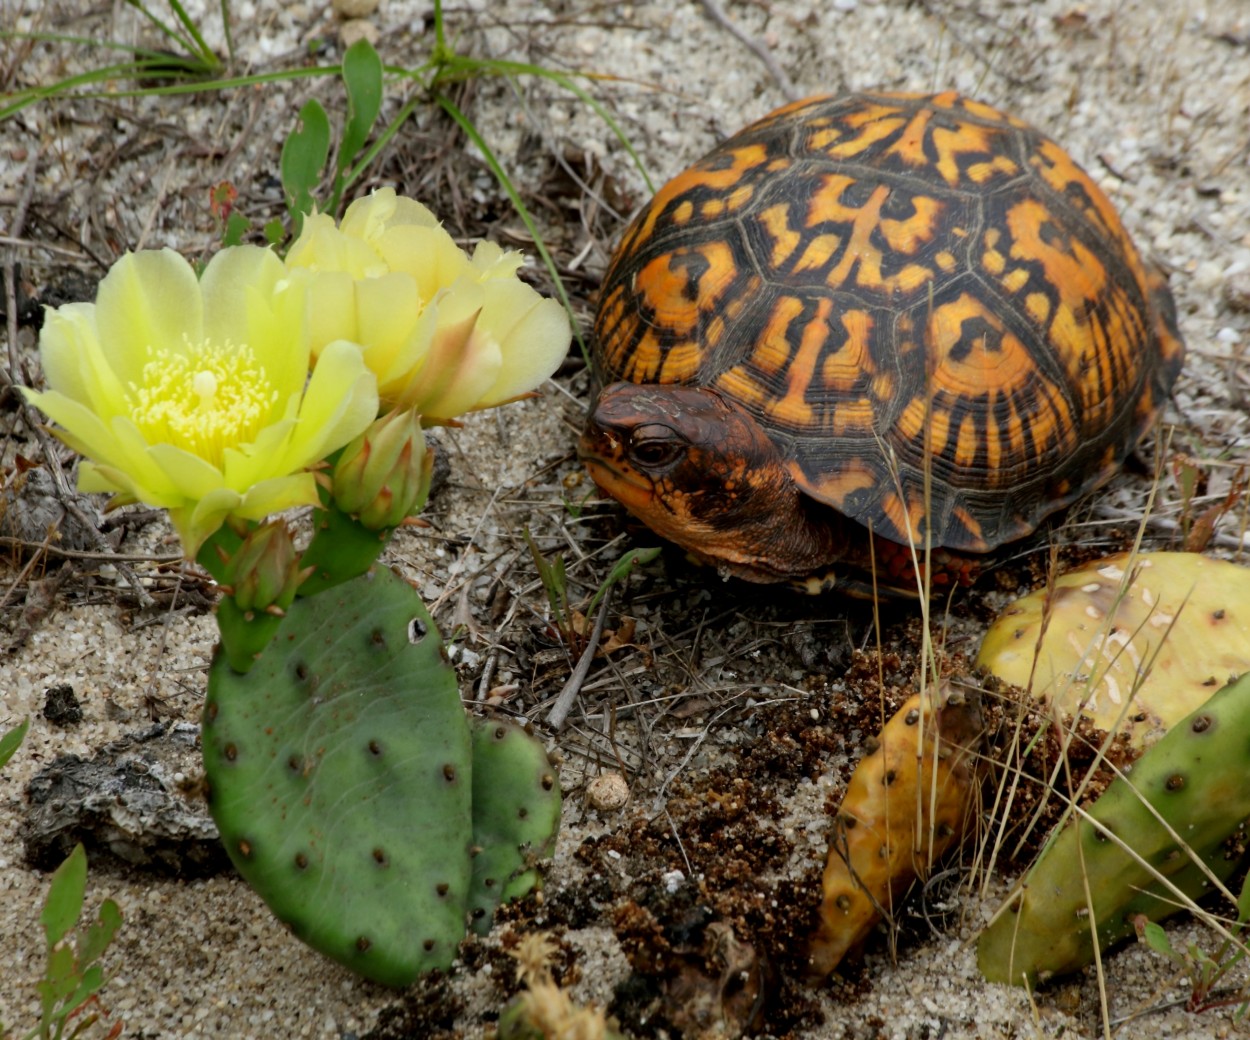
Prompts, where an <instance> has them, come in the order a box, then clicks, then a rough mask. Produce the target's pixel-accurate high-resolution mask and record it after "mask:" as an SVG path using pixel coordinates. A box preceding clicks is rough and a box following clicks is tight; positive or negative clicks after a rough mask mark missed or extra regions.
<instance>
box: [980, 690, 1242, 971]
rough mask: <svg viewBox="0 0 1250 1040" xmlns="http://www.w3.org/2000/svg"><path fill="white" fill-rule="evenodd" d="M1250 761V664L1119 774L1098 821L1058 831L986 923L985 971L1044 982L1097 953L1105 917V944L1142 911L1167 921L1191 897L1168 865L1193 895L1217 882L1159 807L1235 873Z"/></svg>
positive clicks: (1215, 870)
mask: <svg viewBox="0 0 1250 1040" xmlns="http://www.w3.org/2000/svg"><path fill="white" fill-rule="evenodd" d="M1248 761H1250V674H1247V675H1245V676H1242V678H1240V679H1238V680H1237V681H1236V682H1233V683H1230V684H1229V685H1227V686H1225V687H1224V688H1223V689H1221V690H1220V691H1219V692H1218V693H1216V694H1215V696H1213V697H1211V698H1210V699H1209V700H1208V701H1207V702H1206V703H1205V704H1204V705H1203V706H1202V707H1200V708H1199V709H1198V710H1196V711H1195V712H1193V713H1192V714H1191V715H1189V716H1188V717H1187V718H1185V719H1183V720H1182V721H1181V722H1179V723H1178V724H1177V725H1176V726H1174V727H1173V728H1172V729H1171V730H1170V731H1169V732H1168V733H1167V735H1166V736H1164V737H1163V739H1162V740H1160V741H1159V742H1158V743H1157V744H1155V745H1154V747H1152V748H1151V749H1150V750H1149V751H1147V752H1146V753H1145V754H1144V755H1143V756H1142V757H1141V758H1140V759H1138V760H1137V761H1136V762H1135V763H1134V764H1133V768H1132V771H1131V772H1130V773H1129V774H1128V775H1127V776H1123V777H1118V778H1117V779H1116V780H1115V781H1113V782H1112V784H1111V785H1110V786H1109V787H1108V788H1107V790H1106V792H1105V793H1104V794H1103V795H1102V797H1101V798H1099V799H1098V801H1097V802H1095V803H1094V805H1093V806H1092V807H1091V808H1090V809H1089V811H1088V812H1089V816H1090V817H1091V819H1092V821H1094V822H1091V820H1089V819H1081V820H1079V821H1074V822H1070V823H1069V824H1068V825H1067V826H1066V827H1064V828H1063V829H1062V830H1061V831H1059V832H1058V833H1057V834H1056V835H1054V836H1052V837H1051V839H1050V841H1049V843H1048V844H1047V845H1046V847H1045V848H1044V849H1043V850H1042V854H1041V855H1040V856H1039V857H1038V860H1037V862H1036V863H1035V864H1034V865H1033V867H1032V869H1031V870H1030V871H1029V873H1028V874H1027V876H1026V877H1025V878H1024V881H1023V882H1022V883H1021V884H1020V886H1019V887H1018V889H1017V891H1016V892H1015V893H1013V895H1012V897H1011V898H1010V899H1009V901H1008V903H1007V904H1006V906H1005V907H1004V909H1003V910H1002V911H1000V913H999V915H998V916H997V917H996V918H995V920H994V921H992V922H991V923H990V925H989V927H987V928H986V929H985V931H984V932H982V934H981V938H980V941H979V942H978V945H977V959H978V963H979V964H980V967H981V973H982V974H983V975H984V976H985V977H986V978H987V979H989V980H990V981H991V982H1007V983H1014V984H1016V985H1019V984H1021V983H1024V982H1026V981H1027V983H1028V984H1029V985H1030V986H1032V985H1033V984H1035V983H1036V982H1038V981H1045V980H1046V979H1047V978H1049V977H1050V976H1052V975H1060V974H1063V973H1064V972H1069V971H1075V970H1076V969H1078V968H1081V967H1083V966H1085V965H1086V964H1089V963H1091V962H1092V961H1093V959H1094V948H1093V937H1092V934H1091V933H1092V931H1093V929H1094V928H1096V929H1097V934H1098V944H1099V947H1100V949H1103V950H1105V949H1106V948H1107V947H1108V946H1109V945H1111V944H1112V943H1114V942H1116V941H1117V940H1118V939H1121V938H1124V937H1125V936H1127V935H1129V934H1130V933H1131V932H1132V931H1133V920H1132V919H1133V917H1134V915H1136V914H1145V915H1146V916H1147V917H1148V918H1150V919H1151V920H1152V921H1158V920H1160V919H1161V918H1164V917H1167V916H1168V915H1170V914H1173V913H1176V912H1177V911H1178V910H1181V909H1183V906H1181V905H1179V904H1180V900H1178V899H1177V897H1176V896H1175V895H1174V894H1173V892H1172V891H1171V889H1170V888H1168V887H1167V886H1165V885H1164V884H1163V883H1162V882H1161V881H1160V880H1159V877H1158V875H1163V876H1165V877H1167V879H1168V880H1169V881H1170V882H1171V883H1172V884H1173V885H1175V886H1176V887H1177V888H1178V889H1180V890H1181V891H1182V892H1184V893H1185V894H1186V895H1187V896H1189V897H1190V898H1191V899H1197V898H1199V897H1200V896H1202V895H1203V894H1204V893H1205V892H1207V891H1209V890H1210V881H1209V880H1208V878H1207V877H1206V875H1205V873H1204V872H1203V871H1202V870H1201V868H1199V867H1198V865H1197V864H1195V863H1194V861H1193V859H1192V857H1191V856H1190V854H1189V853H1188V852H1187V851H1186V850H1185V849H1182V848H1181V847H1179V846H1178V844H1177V842H1176V841H1175V840H1174V839H1173V838H1172V836H1171V834H1169V833H1168V830H1167V828H1165V827H1164V826H1163V825H1162V824H1161V823H1160V822H1159V819H1158V818H1156V816H1155V813H1156V812H1157V813H1158V815H1159V817H1161V818H1162V819H1163V820H1165V821H1167V823H1168V825H1169V826H1170V827H1171V828H1172V830H1173V831H1174V832H1175V833H1176V834H1178V835H1180V836H1181V837H1182V838H1183V839H1184V841H1185V843H1186V845H1187V846H1188V847H1189V849H1191V850H1192V851H1193V852H1194V853H1195V854H1197V855H1198V856H1199V857H1201V859H1202V860H1203V862H1204V863H1206V865H1207V867H1208V868H1209V869H1210V870H1211V872H1212V874H1214V875H1215V876H1216V877H1218V878H1219V879H1220V880H1221V881H1226V880H1227V879H1228V878H1229V877H1230V876H1231V875H1232V874H1233V873H1234V872H1235V871H1236V869H1237V868H1238V866H1239V863H1240V861H1242V860H1243V858H1244V849H1245V835H1244V827H1245V824H1246V822H1247V820H1248V819H1250V784H1247V783H1246V766H1247V762H1248ZM1108 834H1113V835H1115V837H1117V838H1119V839H1120V840H1121V841H1123V842H1124V843H1125V844H1127V845H1128V846H1129V847H1130V848H1132V849H1133V850H1134V851H1135V852H1136V854H1137V857H1140V858H1141V860H1143V861H1144V862H1145V863H1146V864H1148V866H1143V865H1142V863H1140V862H1138V859H1137V858H1136V857H1135V856H1133V855H1130V854H1129V853H1128V852H1126V851H1125V850H1124V849H1123V848H1122V847H1121V846H1120V844H1118V843H1117V842H1116V841H1115V840H1113V839H1112V838H1111V837H1109V836H1108ZM1230 839H1231V840H1230ZM1086 884H1088V887H1089V899H1088V900H1087V898H1086ZM1091 922H1092V924H1091Z"/></svg>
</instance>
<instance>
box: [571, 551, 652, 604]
mask: <svg viewBox="0 0 1250 1040" xmlns="http://www.w3.org/2000/svg"><path fill="white" fill-rule="evenodd" d="M662 551H663V550H661V549H660V547H659V546H656V547H654V548H651V549H630V550H629V552H627V553H625V555H624V556H622V557H621V558H620V559H619V560H617V561H616V564H615V565H614V566H613V567H612V570H611V571H609V572H608V576H607V577H606V578H604V579H603V584H602V585H600V586H599V591H598V592H596V593H595V595H594V598H593V599H592V600H591V601H590V606H588V607H587V608H586V616H587V617H594V613H595V607H597V606H598V605H599V601H600V600H601V599H603V597H604V596H605V595H607V592H608V589H610V588H611V587H612V586H613V585H615V584H616V583H617V582H618V581H620V580H621V579H622V578H627V577H629V575H630V573H631V572H632V571H633V569H634V568H635V567H636V566H638V565H639V564H644V563H650V562H651V561H652V560H654V559H655V558H656V557H657V556H659V555H660V553H661V552H662Z"/></svg>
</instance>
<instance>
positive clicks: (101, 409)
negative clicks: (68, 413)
mask: <svg viewBox="0 0 1250 1040" xmlns="http://www.w3.org/2000/svg"><path fill="white" fill-rule="evenodd" d="M39 357H40V360H41V361H42V362H43V372H44V378H45V379H46V380H47V383H48V386H49V387H50V388H51V389H52V390H55V391H58V392H59V393H62V394H64V395H65V396H66V397H71V398H73V399H74V400H75V401H79V402H81V403H82V404H85V405H87V406H88V407H90V408H91V410H92V411H94V412H97V413H99V414H104V415H112V414H116V413H117V412H120V411H123V410H124V409H125V388H124V387H123V386H122V384H121V381H120V380H119V379H118V378H117V375H116V373H115V372H114V371H113V369H112V368H111V367H110V365H109V364H108V361H107V359H106V358H105V357H104V354H103V351H101V349H100V340H99V337H98V336H97V335H96V327H95V305H94V304H90V303H69V304H66V305H65V306H63V307H58V308H56V309H55V310H52V309H49V310H48V311H47V312H46V313H45V317H44V324H43V330H42V331H41V332H40V334H39Z"/></svg>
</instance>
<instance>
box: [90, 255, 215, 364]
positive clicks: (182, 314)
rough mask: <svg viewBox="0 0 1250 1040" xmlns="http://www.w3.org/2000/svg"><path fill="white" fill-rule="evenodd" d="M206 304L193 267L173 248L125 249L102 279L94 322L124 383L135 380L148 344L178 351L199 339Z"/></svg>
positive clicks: (103, 346)
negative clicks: (129, 250) (129, 251)
mask: <svg viewBox="0 0 1250 1040" xmlns="http://www.w3.org/2000/svg"><path fill="white" fill-rule="evenodd" d="M203 317H204V305H203V300H202V298H201V296H200V287H199V282H198V281H197V279H196V277H195V271H194V270H192V268H191V265H190V264H189V263H187V261H186V260H184V259H183V258H182V257H181V256H180V255H179V254H177V253H175V252H174V251H173V250H172V249H152V250H144V251H142V252H139V253H128V254H127V255H125V256H123V257H122V258H121V259H120V260H118V261H117V263H115V264H114V265H113V266H112V267H111V268H110V269H109V272H108V274H106V275H105V276H104V280H103V281H101V282H100V288H99V291H98V292H97V294H96V314H95V324H96V331H97V334H98V337H99V342H100V344H101V345H102V348H103V349H104V350H105V352H106V353H107V356H108V362H109V365H110V367H111V368H112V370H113V371H114V372H116V373H117V378H118V379H119V380H120V381H121V383H122V384H123V385H127V384H130V383H135V384H139V383H140V382H141V381H142V379H143V366H144V365H145V364H147V362H148V360H149V357H148V349H149V348H150V347H154V348H157V349H161V348H164V349H168V350H171V351H174V352H179V351H181V350H182V349H183V347H184V344H185V342H186V341H187V340H188V339H189V340H190V341H191V342H193V343H198V342H200V341H201V340H202V338H203Z"/></svg>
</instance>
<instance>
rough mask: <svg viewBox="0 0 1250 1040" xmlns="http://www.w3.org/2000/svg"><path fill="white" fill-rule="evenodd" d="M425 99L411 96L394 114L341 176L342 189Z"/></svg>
mask: <svg viewBox="0 0 1250 1040" xmlns="http://www.w3.org/2000/svg"><path fill="white" fill-rule="evenodd" d="M424 100H425V98H424V97H416V98H411V99H410V100H409V101H408V102H407V103H406V104H405V105H404V107H403V108H401V109H400V110H399V114H398V115H396V116H395V118H394V119H392V120H391V121H390V122H389V123H388V124H387V125H386V129H385V130H383V131H382V133H380V134H379V135H378V136H377V138H376V139H375V140H374V142H373V144H371V145H370V146H369V148H368V150H367V151H366V152H365V153H364V154H363V155H362V156H361V157H360V159H359V160H358V161H357V163H356V165H355V166H353V167H352V168H351V169H350V170H348V171H347V173H346V174H344V176H343V190H344V191H346V190H347V189H348V188H349V187H351V186H352V185H353V184H354V183H355V182H356V181H357V180H358V179H359V178H360V175H361V174H362V173H364V172H365V170H367V169H368V168H369V166H370V165H371V164H372V162H373V160H374V159H376V158H377V156H378V153H379V152H381V151H382V149H384V148H385V147H386V146H387V144H389V143H390V140H391V138H392V137H394V136H395V135H396V134H397V133H399V128H400V127H401V126H403V124H404V122H405V121H406V120H407V119H408V117H409V116H410V115H412V113H413V112H414V111H415V110H416V108H417V106H418V105H420V104H421V103H422V102H423V101H424Z"/></svg>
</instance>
